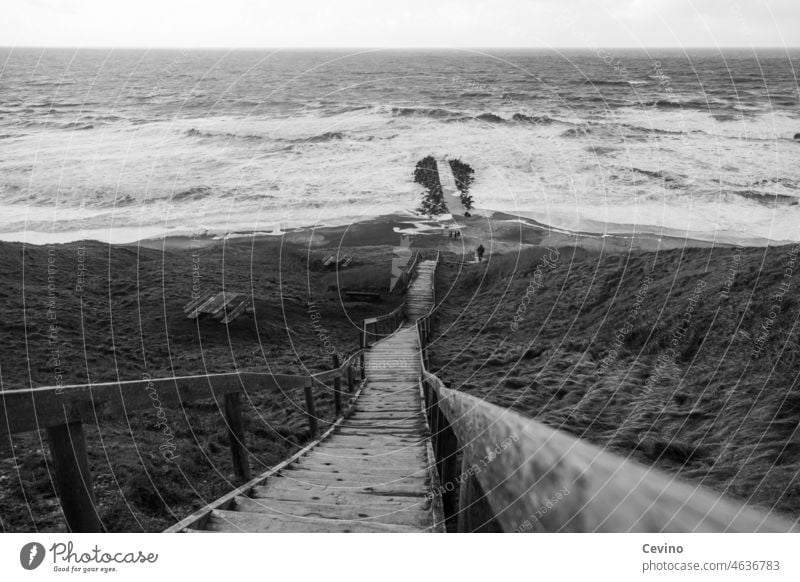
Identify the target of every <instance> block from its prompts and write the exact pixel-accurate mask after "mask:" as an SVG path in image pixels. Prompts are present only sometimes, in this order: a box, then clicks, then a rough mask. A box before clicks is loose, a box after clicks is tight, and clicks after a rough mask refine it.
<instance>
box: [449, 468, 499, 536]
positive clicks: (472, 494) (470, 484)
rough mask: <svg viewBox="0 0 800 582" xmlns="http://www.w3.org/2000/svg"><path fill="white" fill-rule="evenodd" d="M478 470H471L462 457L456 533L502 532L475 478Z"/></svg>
mask: <svg viewBox="0 0 800 582" xmlns="http://www.w3.org/2000/svg"><path fill="white" fill-rule="evenodd" d="M478 470H479V469H478V468H477V467H475V468H473V467H472V466H471V465H470V464H469V463H468V462H467V456H466V455H463V459H462V461H461V473H460V479H461V485H460V487H459V489H458V532H459V533H484V532H501V531H503V530H502V528H501V527H500V525H499V524H498V523H497V521H496V520H495V519H494V512H493V511H492V508H491V506H490V505H489V502H488V501H487V500H486V497H485V496H484V493H483V488H482V487H481V484H480V483H479V482H478V478H477V477H476V476H475V475H476V474H477V471H478Z"/></svg>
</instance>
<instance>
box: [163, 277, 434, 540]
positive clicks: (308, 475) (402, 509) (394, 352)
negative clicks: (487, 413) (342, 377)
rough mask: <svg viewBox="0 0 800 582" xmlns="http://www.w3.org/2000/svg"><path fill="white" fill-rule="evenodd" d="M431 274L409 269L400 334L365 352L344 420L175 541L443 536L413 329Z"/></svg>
mask: <svg viewBox="0 0 800 582" xmlns="http://www.w3.org/2000/svg"><path fill="white" fill-rule="evenodd" d="M434 267H435V261H423V262H422V263H421V264H420V265H419V266H418V269H419V271H418V277H417V279H416V280H415V281H414V283H413V284H412V286H411V287H410V289H409V291H408V295H407V306H408V313H407V321H406V323H405V325H404V326H403V327H402V328H400V329H399V330H397V331H396V332H395V333H393V334H392V335H390V336H388V337H386V338H384V339H382V340H380V341H379V342H377V343H376V344H375V345H374V346H373V347H372V348H371V349H370V350H369V351H368V352H367V354H366V357H365V364H364V365H365V371H366V382H365V385H364V387H363V389H362V391H361V394H360V397H359V398H358V399H357V401H356V403H355V405H354V408H353V410H352V413H351V415H349V416H348V417H347V418H345V419H343V420H342V421H341V422H340V423H339V425H338V426H337V427H336V428H335V429H333V431H332V432H331V433H330V434H329V435H328V436H327V438H325V439H324V440H322V441H321V442H320V443H319V444H317V445H316V446H314V447H313V448H311V449H310V450H309V451H308V452H307V453H306V454H304V455H302V456H299V457H298V458H296V459H295V460H294V461H293V462H290V463H288V464H286V465H285V466H284V467H283V468H281V469H280V470H279V471H277V472H276V473H274V474H272V475H270V476H269V477H268V478H267V479H266V480H265V481H264V482H263V484H261V485H254V486H252V487H249V488H246V489H245V490H240V494H237V495H234V496H233V497H229V499H228V500H227V501H226V502H225V503H224V504H218V505H217V507H216V508H214V507H209V508H208V510H207V512H206V513H205V514H204V515H202V516H200V517H198V518H197V519H194V520H193V521H192V520H191V519H190V521H189V522H187V520H184V522H182V524H183V526H182V527H180V528H178V530H177V531H184V532H193V531H205V532H242V531H245V532H423V531H429V532H434V531H444V523H443V514H442V509H441V499H440V497H439V496H437V495H435V494H434V491H435V490H436V488H437V487H438V478H437V476H436V470H435V460H434V458H433V450H432V448H431V443H430V430H429V427H428V423H427V420H426V417H425V412H424V405H423V400H422V394H421V391H420V382H419V379H420V375H421V363H420V354H419V336H418V333H417V330H416V327H415V326H414V321H415V319H416V317H418V316H419V315H423V314H425V313H427V312H428V311H429V310H430V308H431V306H432V305H433V292H432V289H431V285H432V283H433V279H432V276H433V270H434ZM179 525H181V524H179Z"/></svg>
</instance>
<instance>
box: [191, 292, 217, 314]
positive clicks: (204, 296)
mask: <svg viewBox="0 0 800 582" xmlns="http://www.w3.org/2000/svg"><path fill="white" fill-rule="evenodd" d="M213 295H214V293H213V292H212V291H209V290H208V289H206V290H205V291H203V292H202V293H199V294H198V295H197V296H196V297H194V298H193V299H192V300H191V301H189V302H188V303H187V304H186V305H185V306H184V307H183V312H184V313H185V314H186V315H189V314H190V313H191V312H192V311H194V310H195V308H196V307H197V306H198V305H200V304H201V303H203V302H205V301H207V300H208V299H210V298H211V297H212V296H213Z"/></svg>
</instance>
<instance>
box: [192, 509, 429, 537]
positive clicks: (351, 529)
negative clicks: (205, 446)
mask: <svg viewBox="0 0 800 582" xmlns="http://www.w3.org/2000/svg"><path fill="white" fill-rule="evenodd" d="M206 527H207V529H209V530H212V531H220V532H250V533H268V532H271V533H294V532H312V533H318V532H336V533H366V532H370V533H380V532H382V533H412V532H418V531H419V529H418V528H416V527H410V526H402V525H390V524H385V523H378V522H375V521H359V520H341V519H321V518H303V519H293V518H285V517H281V516H277V515H270V516H269V518H268V519H264V515H263V514H260V513H249V512H243V511H225V510H214V511H213V512H212V514H211V517H210V519H209V521H208V524H207V525H206Z"/></svg>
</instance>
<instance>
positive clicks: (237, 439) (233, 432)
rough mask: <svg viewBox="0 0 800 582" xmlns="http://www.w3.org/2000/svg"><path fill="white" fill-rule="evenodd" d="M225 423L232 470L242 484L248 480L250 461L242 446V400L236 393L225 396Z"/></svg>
mask: <svg viewBox="0 0 800 582" xmlns="http://www.w3.org/2000/svg"><path fill="white" fill-rule="evenodd" d="M225 421H226V422H227V423H228V439H229V440H230V445H231V456H232V458H233V470H234V473H235V474H236V477H237V478H238V479H240V480H241V481H242V482H244V481H249V480H250V460H249V459H248V458H247V447H245V444H244V442H245V441H244V424H243V423H242V400H241V398H240V396H239V393H238V392H232V393H230V394H226V395H225Z"/></svg>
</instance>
